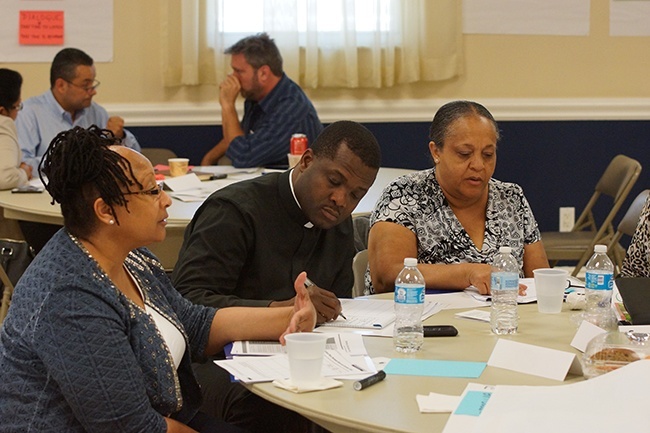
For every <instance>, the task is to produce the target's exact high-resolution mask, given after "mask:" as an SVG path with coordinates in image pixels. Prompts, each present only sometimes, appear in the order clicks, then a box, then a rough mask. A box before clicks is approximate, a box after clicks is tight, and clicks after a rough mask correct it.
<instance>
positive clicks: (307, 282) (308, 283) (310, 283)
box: [305, 278, 348, 320]
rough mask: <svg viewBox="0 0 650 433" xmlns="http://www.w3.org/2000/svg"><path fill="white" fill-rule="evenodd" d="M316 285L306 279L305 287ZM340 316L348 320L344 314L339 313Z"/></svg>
mask: <svg viewBox="0 0 650 433" xmlns="http://www.w3.org/2000/svg"><path fill="white" fill-rule="evenodd" d="M315 285H316V284H314V282H313V281H312V280H310V279H309V278H305V287H311V286H315ZM339 316H341V317H343V319H345V320H348V318H347V317H345V316H344V315H343V312H341V313H339Z"/></svg>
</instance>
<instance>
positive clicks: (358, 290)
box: [352, 250, 368, 298]
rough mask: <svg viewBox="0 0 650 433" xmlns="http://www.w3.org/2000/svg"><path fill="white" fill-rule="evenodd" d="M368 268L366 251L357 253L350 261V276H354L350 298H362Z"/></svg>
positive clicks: (364, 291)
mask: <svg viewBox="0 0 650 433" xmlns="http://www.w3.org/2000/svg"><path fill="white" fill-rule="evenodd" d="M367 268H368V250H362V251H359V252H358V253H356V254H355V255H354V259H352V274H353V275H354V286H353V287H352V297H353V298H356V297H357V296H363V295H365V294H366V281H365V277H366V269H367Z"/></svg>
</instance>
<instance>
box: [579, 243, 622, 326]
mask: <svg viewBox="0 0 650 433" xmlns="http://www.w3.org/2000/svg"><path fill="white" fill-rule="evenodd" d="M586 268H587V275H586V278H585V298H586V305H585V312H584V315H583V318H584V320H587V321H589V322H591V323H593V324H594V325H596V326H599V327H601V328H603V329H605V330H612V329H614V328H615V325H616V317H615V316H614V312H613V311H612V289H613V285H614V264H613V263H612V261H611V260H610V259H609V257H608V256H607V246H605V245H595V246H594V255H593V256H591V258H590V259H589V261H588V262H587V265H586Z"/></svg>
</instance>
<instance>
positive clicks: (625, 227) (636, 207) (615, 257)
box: [607, 189, 650, 275]
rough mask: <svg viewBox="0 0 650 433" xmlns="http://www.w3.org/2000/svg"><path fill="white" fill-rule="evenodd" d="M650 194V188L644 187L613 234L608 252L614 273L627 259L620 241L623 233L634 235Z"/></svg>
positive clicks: (616, 272) (618, 271)
mask: <svg viewBox="0 0 650 433" xmlns="http://www.w3.org/2000/svg"><path fill="white" fill-rule="evenodd" d="M648 194H650V189H644V190H643V191H641V192H640V193H639V195H637V196H636V198H635V199H634V201H633V202H632V204H631V205H630V207H629V208H628V210H627V212H625V215H623V218H622V219H621V222H619V223H618V226H617V228H616V233H614V236H612V240H611V241H609V244H608V245H607V254H608V255H609V257H610V258H611V259H612V261H613V262H614V267H615V269H614V275H617V274H618V273H620V272H621V268H622V267H623V260H625V252H626V251H625V248H623V246H622V245H621V244H620V242H619V241H620V240H621V238H622V237H623V235H627V236H629V237H632V236H634V232H635V231H636V227H637V225H638V224H639V218H640V217H641V211H643V205H645V202H646V200H647V199H648Z"/></svg>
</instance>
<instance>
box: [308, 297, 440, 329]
mask: <svg viewBox="0 0 650 433" xmlns="http://www.w3.org/2000/svg"><path fill="white" fill-rule="evenodd" d="M341 308H342V311H343V314H345V317H346V318H345V319H344V318H343V317H340V316H339V317H338V318H337V319H336V320H334V321H331V322H326V323H324V324H322V325H320V326H319V327H318V328H317V332H350V331H352V332H357V333H359V334H363V335H378V336H386V337H392V335H393V322H395V303H394V302H393V301H392V300H390V299H365V298H354V299H341ZM441 309H442V305H441V304H439V303H437V302H432V301H430V300H429V299H426V300H425V302H424V311H423V312H422V320H425V319H427V318H429V317H431V316H432V315H434V314H435V313H437V312H438V311H440V310H441Z"/></svg>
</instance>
